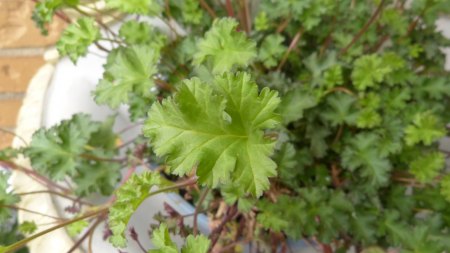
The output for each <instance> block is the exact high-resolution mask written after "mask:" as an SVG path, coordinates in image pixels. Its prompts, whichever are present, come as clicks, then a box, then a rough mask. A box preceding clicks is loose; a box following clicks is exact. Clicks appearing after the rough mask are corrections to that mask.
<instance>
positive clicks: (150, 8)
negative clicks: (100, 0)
mask: <svg viewBox="0 0 450 253" xmlns="http://www.w3.org/2000/svg"><path fill="white" fill-rule="evenodd" d="M106 5H107V6H108V7H110V8H116V9H118V10H120V11H122V12H125V13H129V14H143V15H158V14H159V13H160V12H161V11H162V8H163V5H162V3H161V1H159V0H106Z"/></svg>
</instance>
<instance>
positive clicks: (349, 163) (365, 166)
mask: <svg viewBox="0 0 450 253" xmlns="http://www.w3.org/2000/svg"><path fill="white" fill-rule="evenodd" d="M378 142H379V137H378V136H377V135H375V134H373V133H360V134H358V135H356V136H354V138H353V139H352V140H351V141H350V143H349V145H348V146H347V147H346V148H345V149H344V151H343V152H342V165H343V166H344V167H345V168H347V169H349V170H351V171H356V170H357V171H358V172H359V174H360V175H361V177H362V178H363V179H364V180H365V181H366V182H367V183H368V184H369V185H371V186H382V185H385V184H386V183H387V182H388V179H389V178H388V172H389V171H390V169H391V164H390V162H389V160H388V159H386V158H383V157H382V156H381V155H380V150H377V149H376V148H374V147H376V146H377V143H378Z"/></svg>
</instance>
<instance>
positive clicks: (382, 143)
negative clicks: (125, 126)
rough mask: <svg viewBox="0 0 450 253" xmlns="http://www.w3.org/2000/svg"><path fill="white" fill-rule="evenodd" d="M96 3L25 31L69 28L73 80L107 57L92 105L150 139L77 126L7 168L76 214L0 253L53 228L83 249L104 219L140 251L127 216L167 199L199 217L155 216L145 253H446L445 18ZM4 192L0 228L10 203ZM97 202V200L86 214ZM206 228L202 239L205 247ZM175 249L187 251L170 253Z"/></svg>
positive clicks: (42, 5)
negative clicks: (80, 63)
mask: <svg viewBox="0 0 450 253" xmlns="http://www.w3.org/2000/svg"><path fill="white" fill-rule="evenodd" d="M105 2H106V9H99V8H97V5H95V4H94V5H91V4H90V3H89V2H83V1H77V0H70V1H69V0H44V1H41V2H38V3H37V5H36V9H35V12H34V16H33V18H34V20H35V21H36V22H37V24H38V26H39V27H40V28H42V29H43V31H45V25H46V24H47V23H48V22H49V21H51V20H52V17H54V16H57V17H59V18H61V19H64V20H67V21H68V22H70V24H69V25H68V27H67V29H66V30H65V31H64V32H63V34H62V37H61V39H60V41H59V42H58V44H57V49H58V51H59V53H60V54H61V55H63V56H68V57H70V59H71V60H72V61H73V62H75V63H76V62H77V60H78V59H79V58H80V57H82V56H84V55H86V54H87V53H88V47H89V46H90V45H92V44H94V45H96V46H97V48H99V50H102V51H104V52H105V53H107V59H106V63H105V65H104V73H103V78H102V79H101V80H100V81H99V83H98V85H97V86H96V88H95V91H94V92H93V98H94V99H95V101H96V102H97V103H98V104H101V105H107V106H109V107H110V108H113V109H116V108H118V107H119V106H121V105H124V104H125V105H128V107H127V108H128V110H129V117H130V119H131V120H133V121H136V122H138V124H139V122H141V121H142V120H143V121H144V123H143V124H144V126H143V130H142V134H141V135H140V136H138V137H137V138H135V139H134V140H132V141H131V142H129V143H128V142H127V143H122V144H117V139H118V138H117V136H118V135H117V133H116V132H114V131H113V128H112V127H113V124H114V118H113V117H110V118H108V119H107V120H105V121H103V122H97V121H93V120H92V119H91V118H90V116H89V115H85V114H77V115H74V116H73V117H72V118H71V119H69V120H65V121H63V122H61V123H60V124H58V125H56V126H53V127H51V128H49V129H45V128H42V129H40V130H38V131H37V132H36V133H35V134H34V135H33V138H32V141H31V143H30V145H29V146H28V147H26V148H23V149H19V150H16V149H6V150H4V151H2V152H1V153H0V154H1V155H0V158H1V160H2V162H1V163H2V164H3V165H7V166H8V167H9V168H11V169H12V170H21V171H27V172H28V173H29V174H30V176H33V177H36V178H38V179H39V180H41V181H42V182H43V183H44V184H46V185H48V187H50V189H51V191H52V193H53V194H57V195H63V196H65V197H66V198H69V199H72V200H73V205H72V206H70V208H69V209H68V211H71V212H72V213H74V215H73V217H71V218H69V219H64V220H62V221H60V222H59V223H58V224H57V225H56V226H55V227H52V228H49V229H47V230H44V231H41V232H39V233H37V234H34V235H31V236H30V237H28V238H25V239H23V240H20V241H17V242H16V243H13V244H10V245H6V246H2V247H0V252H12V251H14V250H17V249H20V248H21V247H23V246H24V245H25V244H26V243H27V242H29V241H30V240H32V239H34V238H36V237H37V236H39V235H42V234H45V233H48V232H50V231H53V230H55V229H57V228H60V227H63V226H68V229H69V231H72V234H78V233H81V234H80V237H79V239H78V240H77V242H76V245H79V244H81V242H82V241H83V240H86V239H87V238H89V237H90V236H92V233H91V231H92V230H93V229H95V227H96V225H98V224H99V222H101V221H104V220H107V223H108V230H107V232H106V234H105V237H106V238H107V240H108V241H109V242H110V243H112V244H113V245H114V246H115V247H117V248H119V249H120V248H124V247H125V246H126V245H127V242H128V241H130V240H133V241H135V242H137V243H138V244H139V245H141V242H140V240H143V239H142V238H144V237H145V236H144V235H141V234H138V233H136V231H135V230H133V229H131V230H130V228H129V227H128V221H129V220H130V217H131V216H132V215H133V213H134V212H135V210H136V209H137V208H138V207H139V206H140V205H141V204H142V202H143V201H144V200H145V199H147V198H149V197H151V196H155V195H156V194H161V193H163V192H173V191H175V192H178V193H179V194H180V195H181V196H183V197H184V199H185V200H186V201H188V202H189V203H191V204H192V205H193V206H194V208H193V213H192V214H189V215H184V214H180V213H179V212H178V211H177V210H176V209H175V208H173V206H171V205H166V206H165V209H166V210H165V212H164V213H160V214H158V215H156V216H155V217H154V218H152V217H148V219H156V220H157V221H159V222H160V225H159V226H153V227H152V229H150V228H149V230H151V231H152V232H151V234H152V235H151V238H152V239H151V240H152V242H153V246H152V248H151V249H148V248H145V247H143V246H142V247H141V249H142V251H143V252H147V251H148V252H180V251H181V252H184V253H188V252H196V253H202V252H205V253H206V252H242V251H243V250H246V251H248V252H290V251H291V252H294V250H293V249H292V248H291V247H292V245H293V243H292V242H296V241H299V240H304V241H305V242H309V243H310V244H311V247H314V248H317V249H318V250H319V251H322V252H326V253H328V252H347V251H349V250H354V251H355V252H366V253H367V252H387V251H390V252H392V251H394V252H421V253H422V252H430V253H434V252H436V253H439V252H447V251H449V250H450V244H449V242H448V240H447V238H448V233H449V231H448V228H449V224H450V219H449V217H450V216H449V215H450V213H449V210H450V209H449V207H450V204H449V201H450V176H449V175H447V172H446V170H445V160H446V153H445V152H443V151H442V150H441V149H442V146H440V145H439V143H438V141H439V140H441V139H442V138H443V137H445V136H446V134H447V128H446V125H445V124H446V123H448V120H449V116H450V115H449V112H450V111H449V110H448V108H449V101H450V100H449V96H450V87H449V85H448V81H449V76H448V73H447V72H446V71H445V70H444V62H445V55H444V54H443V53H442V51H441V47H443V46H446V45H448V40H447V39H445V38H444V37H443V36H442V34H441V33H440V32H437V31H436V28H435V22H436V20H437V19H438V17H439V16H440V15H441V14H445V13H446V12H448V11H450V10H449V7H450V1H446V0H440V1H438V0H414V1H412V2H411V3H407V1H389V0H373V1H372V0H370V1H363V2H360V1H353V0H343V1H332V0H314V1H312V0H304V1H274V0H273V1H272V0H262V1H249V0H238V1H231V0H223V1H207V0H200V1H197V0H186V1H180V0H172V1H170V0H167V1H162V0H161V1H159V0H142V1H128V0H106V1H105ZM68 9H70V10H71V11H74V12H75V13H78V14H79V15H81V17H79V18H77V19H76V20H71V19H70V18H69V17H68V15H66V13H67V10H68ZM87 10H89V11H87ZM105 16H108V17H110V19H112V20H115V21H117V22H120V25H119V26H120V27H119V29H118V31H115V30H114V29H111V28H110V27H109V26H108V25H107V24H106V23H105V21H104V17H105ZM130 17H131V18H130ZM146 17H157V18H158V19H159V20H160V21H162V22H163V23H164V24H165V27H166V28H167V29H166V30H164V29H160V28H156V27H154V26H152V25H151V24H149V23H147V22H144V21H142V20H143V19H144V18H146ZM105 43H108V45H110V46H109V47H108V46H106V45H107V44H105ZM75 99H76V98H75ZM123 150H126V151H123ZM17 155H24V156H25V157H28V158H29V159H30V161H31V167H32V168H33V170H31V169H29V168H23V167H20V166H17V165H16V164H15V163H14V160H13V158H14V157H16V156H17ZM154 165H158V168H157V169H152V167H154ZM138 166H141V167H142V168H144V172H143V173H135V171H136V168H137V167H138ZM123 167H125V168H126V173H125V174H124V175H121V173H120V171H121V168H123ZM3 177H5V178H6V176H5V175H3ZM5 180H6V179H5ZM5 180H4V181H5ZM64 180H68V181H69V185H70V186H71V187H72V188H68V187H66V186H62V185H61V184H58V183H57V182H61V181H64ZM5 182H6V181H5ZM0 186H1V188H0V189H1V190H2V191H1V192H2V195H0V196H1V197H2V198H0V204H1V206H2V209H1V210H2V212H1V213H0V214H2V216H0V217H1V218H7V217H8V215H9V214H10V212H9V208H11V207H14V206H13V205H14V203H15V202H17V201H18V198H17V196H16V195H15V193H14V192H11V191H8V190H7V186H6V183H5V184H0ZM22 194H23V193H22ZM92 194H102V195H105V196H107V197H108V198H107V201H106V202H104V203H102V204H100V205H94V206H90V205H86V206H83V205H84V204H83V202H82V201H84V200H86V197H88V196H91V195H92ZM200 213H205V214H207V216H208V217H209V223H210V233H209V235H205V234H203V235H201V234H200V233H199V228H198V215H199V214H200ZM185 216H192V217H193V222H192V226H191V225H186V224H187V223H186V222H185V220H186V217H185ZM35 225H36V224H34V223H32V222H28V223H24V222H23V223H22V224H20V225H19V228H21V230H22V231H24V232H30V233H32V232H34V230H35V229H36V226H35ZM83 229H84V230H83ZM169 233H170V234H172V236H173V235H178V236H181V237H182V238H184V240H183V243H182V245H181V246H180V247H179V246H177V245H176V243H175V242H174V241H173V240H172V238H171V235H170V234H169ZM127 236H128V240H127ZM298 252H301V251H298Z"/></svg>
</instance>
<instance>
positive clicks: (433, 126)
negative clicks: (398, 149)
mask: <svg viewBox="0 0 450 253" xmlns="http://www.w3.org/2000/svg"><path fill="white" fill-rule="evenodd" d="M444 136H445V129H444V127H443V126H442V125H441V123H440V122H439V119H438V118H437V117H436V116H435V115H433V114H432V113H431V112H419V113H417V114H416V115H415V116H414V120H413V123H412V124H410V125H409V126H407V127H406V129H405V141H406V145H408V146H412V145H415V144H417V143H420V142H422V143H423V144H425V145H431V144H432V143H433V142H435V141H437V140H438V139H439V138H442V137H444Z"/></svg>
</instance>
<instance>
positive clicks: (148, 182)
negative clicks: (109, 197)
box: [108, 172, 161, 248]
mask: <svg viewBox="0 0 450 253" xmlns="http://www.w3.org/2000/svg"><path fill="white" fill-rule="evenodd" d="M154 186H161V176H160V175H159V174H157V173H152V172H144V173H142V174H140V175H136V174H133V176H131V178H130V179H128V181H126V183H125V184H123V185H122V187H120V188H119V189H118V190H117V193H116V197H117V199H116V201H115V202H114V204H113V205H112V206H111V208H110V209H109V218H108V220H109V222H108V224H109V228H110V229H111V231H112V236H111V237H110V238H109V241H110V242H111V243H112V244H113V245H114V246H115V247H119V248H124V247H125V246H126V245H127V240H126V238H125V231H126V230H127V225H128V221H129V220H130V218H131V215H132V214H133V213H134V211H135V210H136V209H137V208H138V207H139V205H140V204H141V203H142V201H144V200H145V199H146V198H147V196H148V195H149V193H150V190H151V189H152V188H153V187H154Z"/></svg>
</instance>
